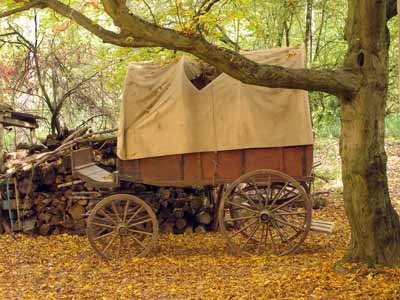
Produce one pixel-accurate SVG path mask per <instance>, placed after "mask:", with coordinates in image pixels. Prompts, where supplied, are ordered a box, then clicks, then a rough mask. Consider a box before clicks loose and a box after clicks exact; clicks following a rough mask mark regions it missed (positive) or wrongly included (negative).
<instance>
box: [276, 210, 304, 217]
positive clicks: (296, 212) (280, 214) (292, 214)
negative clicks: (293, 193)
mask: <svg viewBox="0 0 400 300" xmlns="http://www.w3.org/2000/svg"><path fill="white" fill-rule="evenodd" d="M275 216H301V217H305V216H306V214H305V212H300V211H284V212H279V213H275Z"/></svg>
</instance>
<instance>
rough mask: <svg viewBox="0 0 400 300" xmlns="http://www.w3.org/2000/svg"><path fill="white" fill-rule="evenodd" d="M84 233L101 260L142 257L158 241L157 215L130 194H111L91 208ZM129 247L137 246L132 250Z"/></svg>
mask: <svg viewBox="0 0 400 300" xmlns="http://www.w3.org/2000/svg"><path fill="white" fill-rule="evenodd" d="M108 211H110V212H108ZM114 215H115V219H114ZM106 216H108V217H106ZM128 218H129V219H128ZM127 219H128V220H127ZM111 220H112V221H111ZM142 224H145V225H146V226H145V228H146V229H145V230H143V229H142V228H140V225H142ZM135 226H139V227H137V228H135ZM143 227H144V226H143ZM98 228H100V229H101V230H98ZM107 231H110V232H107ZM87 235H88V238H89V242H90V244H91V246H92V247H93V249H94V250H95V251H96V252H97V253H98V254H99V255H100V256H101V257H103V258H104V259H119V258H121V257H122V256H123V255H128V256H129V257H133V256H144V255H146V254H148V253H149V252H150V251H151V249H152V248H153V247H154V246H155V244H156V242H157V238H158V222H157V217H156V215H155V214H154V212H153V210H152V208H151V207H150V206H149V205H148V204H146V203H145V202H144V201H143V200H141V199H139V198H137V197H135V196H133V195H125V194H117V195H112V196H109V197H107V198H105V199H103V200H102V201H100V202H99V203H97V205H96V206H95V207H94V208H93V210H92V211H91V213H90V215H89V218H88V228H87ZM135 235H136V236H137V238H136V237H135ZM130 246H133V247H134V248H136V250H135V252H133V251H131V249H130Z"/></svg>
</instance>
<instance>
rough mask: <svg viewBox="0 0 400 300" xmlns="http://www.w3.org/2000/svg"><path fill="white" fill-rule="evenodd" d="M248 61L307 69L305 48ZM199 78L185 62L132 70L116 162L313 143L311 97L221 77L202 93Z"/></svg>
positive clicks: (194, 66) (268, 53)
mask: <svg viewBox="0 0 400 300" xmlns="http://www.w3.org/2000/svg"><path fill="white" fill-rule="evenodd" d="M244 54H245V55H246V56H247V57H248V58H250V59H253V60H255V61H257V62H259V63H268V64H274V65H281V66H285V67H291V68H301V67H304V65H305V51H304V48H303V47H291V48H282V49H273V50H267V51H255V52H246V53H244ZM200 72H201V66H200V64H199V63H198V62H197V61H196V60H194V59H191V58H188V57H185V56H183V57H181V58H179V59H177V60H176V61H174V62H172V63H170V64H168V65H164V66H160V65H156V64H153V63H132V64H130V66H129V70H128V73H127V77H126V81H125V90H124V95H123V101H122V108H121V115H120V126H119V131H118V151H117V152H118V156H119V158H121V159H124V160H125V159H138V158H146V157H156V156H162V155H171V154H183V153H193V152H205V151H222V150H234V149H243V148H260V147H278V146H294V145H308V144H312V143H313V137H312V128H311V121H310V111H309V103H308V93H307V92H305V91H300V90H288V89H270V88H265V87H258V86H252V85H246V84H242V83H241V82H240V81H238V80H236V79H233V78H232V77H230V76H228V75H226V74H224V73H223V74H221V75H219V76H218V77H217V78H216V79H215V80H213V81H212V82H211V83H210V84H208V85H207V86H206V87H204V88H203V89H201V90H198V89H197V88H196V87H195V86H194V85H193V84H192V82H191V81H190V79H192V78H194V77H196V76H197V75H198V74H199V73H200Z"/></svg>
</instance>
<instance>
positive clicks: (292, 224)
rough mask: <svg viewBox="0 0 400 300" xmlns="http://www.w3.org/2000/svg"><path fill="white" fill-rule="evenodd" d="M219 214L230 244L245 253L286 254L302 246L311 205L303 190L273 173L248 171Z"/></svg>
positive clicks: (232, 188) (228, 193)
mask: <svg viewBox="0 0 400 300" xmlns="http://www.w3.org/2000/svg"><path fill="white" fill-rule="evenodd" d="M218 213H219V215H218V218H219V223H220V227H221V231H222V233H223V234H224V236H225V238H226V239H227V241H228V243H229V245H230V246H231V247H232V248H233V249H235V250H237V251H240V252H244V253H247V254H275V255H286V254H289V253H291V252H293V251H295V250H296V249H297V248H298V247H299V246H300V245H301V244H302V243H303V241H304V240H305V238H306V237H307V234H308V232H309V230H310V225H311V202H310V199H309V197H308V194H307V193H306V191H305V190H304V188H303V187H302V186H301V185H300V184H299V183H298V182H297V181H296V180H294V179H293V178H292V177H290V176H288V175H286V174H283V173H282V172H279V171H274V170H257V171H253V172H249V173H247V174H244V175H243V176H241V177H239V178H238V179H237V180H235V181H234V182H233V183H232V184H231V185H230V186H229V188H228V190H227V191H226V192H225V194H224V196H223V197H222V199H221V204H220V207H219V212H218Z"/></svg>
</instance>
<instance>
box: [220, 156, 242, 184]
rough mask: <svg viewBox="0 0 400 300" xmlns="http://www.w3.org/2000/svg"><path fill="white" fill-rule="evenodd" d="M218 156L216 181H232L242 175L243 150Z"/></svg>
mask: <svg viewBox="0 0 400 300" xmlns="http://www.w3.org/2000/svg"><path fill="white" fill-rule="evenodd" d="M217 156H218V165H217V169H216V174H215V175H216V176H215V177H216V179H222V180H224V179H232V178H238V177H239V176H240V175H241V173H242V172H241V171H242V170H241V169H242V163H241V162H242V150H233V151H221V152H218V155H217ZM230 181H231V180H230Z"/></svg>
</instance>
